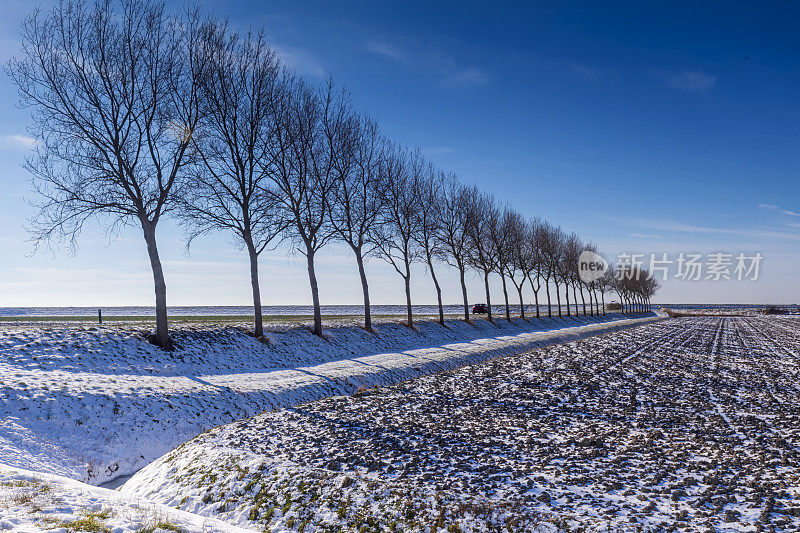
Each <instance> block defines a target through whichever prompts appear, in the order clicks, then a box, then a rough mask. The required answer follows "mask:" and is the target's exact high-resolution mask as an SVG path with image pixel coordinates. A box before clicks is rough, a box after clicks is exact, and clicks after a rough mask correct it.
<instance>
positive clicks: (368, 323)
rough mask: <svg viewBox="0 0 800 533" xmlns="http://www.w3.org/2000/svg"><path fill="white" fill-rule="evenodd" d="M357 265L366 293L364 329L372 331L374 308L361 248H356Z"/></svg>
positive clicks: (362, 289) (362, 286) (362, 290)
mask: <svg viewBox="0 0 800 533" xmlns="http://www.w3.org/2000/svg"><path fill="white" fill-rule="evenodd" d="M353 251H354V252H355V254H356V263H358V275H359V276H361V292H362V293H364V329H365V330H367V331H372V308H371V306H370V303H369V283H368V282H367V273H366V271H365V270H364V255H363V254H362V252H361V248H354V249H353Z"/></svg>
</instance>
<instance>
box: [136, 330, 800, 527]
mask: <svg viewBox="0 0 800 533" xmlns="http://www.w3.org/2000/svg"><path fill="white" fill-rule="evenodd" d="M798 353H800V319H798V318H789V317H780V318H779V317H762V318H755V317H754V318H681V319H672V320H668V321H662V322H658V323H654V324H648V325H643V326H640V327H637V328H631V329H626V330H621V331H617V332H615V333H613V334H608V335H602V336H595V337H590V338H587V339H584V340H580V341H576V342H571V343H568V344H560V345H553V346H550V347H545V348H541V349H538V350H534V351H530V352H527V353H524V354H521V355H509V356H507V357H503V358H498V359H493V360H491V361H488V362H484V363H482V364H476V365H473V366H467V367H463V368H460V369H456V370H451V371H447V372H443V373H438V374H434V375H428V376H423V377H420V378H417V379H414V380H412V381H408V382H404V383H401V384H398V385H394V386H390V387H383V388H377V389H371V390H366V391H362V392H361V393H359V394H357V395H353V396H342V397H335V398H328V399H324V400H320V401H315V402H312V403H309V404H306V405H302V406H298V407H294V408H288V409H281V410H278V411H275V412H271V413H265V414H261V415H259V416H256V417H254V418H251V419H248V420H242V421H239V422H235V423H233V424H229V425H227V426H223V427H219V428H215V429H213V430H211V431H209V432H207V433H204V434H203V435H201V436H199V437H197V438H196V439H194V440H192V441H190V442H188V443H186V444H184V445H183V446H181V447H180V448H178V449H176V450H174V451H172V452H171V453H169V454H167V455H166V456H165V457H163V458H161V459H160V460H158V461H156V462H155V463H153V464H151V465H149V466H148V467H146V468H145V469H143V470H142V471H141V472H139V473H138V474H136V475H135V476H134V477H133V478H132V479H131V480H130V481H128V482H127V483H126V484H125V485H124V486H123V487H122V491H123V492H124V493H126V494H130V495H134V496H138V497H147V498H151V499H152V500H153V501H158V502H161V503H164V504H166V505H169V506H177V507H179V508H181V509H183V510H186V511H191V512H195V513H198V514H202V515H206V516H213V517H218V518H220V519H223V520H225V521H227V522H230V523H233V524H239V525H243V526H251V527H258V528H264V527H265V526H268V527H270V528H271V530H272V531H284V530H292V531H294V530H297V531H301V530H302V531H306V532H308V531H320V530H323V531H330V530H337V528H341V527H344V528H345V529H347V530H361V531H373V530H376V531H380V530H387V529H395V528H396V529H401V530H409V529H410V530H422V531H433V530H436V529H437V528H439V527H442V528H444V529H445V530H448V531H470V530H487V529H488V530H499V529H500V528H501V527H504V528H507V529H508V530H510V531H522V530H549V529H554V528H555V527H559V528H562V527H564V528H566V527H569V528H570V529H572V530H575V529H576V528H579V527H584V528H586V529H588V530H594V529H597V530H605V529H607V528H608V529H614V530H625V531H628V530H633V531H635V530H638V529H641V528H645V529H647V530H654V531H656V530H657V531H663V530H669V529H674V530H691V531H706V530H707V531H759V530H763V531H769V530H776V531H790V530H791V531H797V530H799V529H800V448H799V447H798V446H800V389H799V388H798V382H800V359H798ZM504 530H505V529H504Z"/></svg>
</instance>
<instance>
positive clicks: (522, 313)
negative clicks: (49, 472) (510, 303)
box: [517, 279, 525, 320]
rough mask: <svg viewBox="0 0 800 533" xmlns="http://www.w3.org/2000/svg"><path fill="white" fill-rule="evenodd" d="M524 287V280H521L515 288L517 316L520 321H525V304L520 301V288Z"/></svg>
mask: <svg viewBox="0 0 800 533" xmlns="http://www.w3.org/2000/svg"><path fill="white" fill-rule="evenodd" d="M524 285H525V280H524V279H523V280H522V283H520V285H519V287H517V292H518V293H519V316H520V318H522V320H525V302H523V301H522V287H523V286H524Z"/></svg>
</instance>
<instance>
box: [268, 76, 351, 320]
mask: <svg viewBox="0 0 800 533" xmlns="http://www.w3.org/2000/svg"><path fill="white" fill-rule="evenodd" d="M348 109H349V107H348V106H347V104H346V101H345V100H344V95H342V96H338V97H337V95H336V94H335V89H334V87H333V84H332V83H328V84H327V86H326V87H325V89H323V90H321V91H320V90H315V89H313V88H311V87H309V86H308V85H307V84H306V83H304V82H302V81H301V80H298V79H296V78H293V79H289V80H287V92H286V93H285V95H284V98H283V99H282V100H281V102H280V103H279V105H278V114H279V121H280V122H279V124H280V126H279V127H278V128H277V131H276V143H275V150H274V154H273V161H274V166H273V168H274V171H273V172H272V176H271V177H272V180H273V182H274V188H275V191H276V197H277V199H278V202H279V207H280V209H281V210H282V211H283V213H284V216H285V217H286V219H287V220H288V228H289V229H288V231H287V237H288V238H289V239H290V241H291V242H292V245H293V246H294V248H295V249H296V250H297V251H299V252H300V253H301V254H302V255H304V256H305V258H306V267H307V270H308V280H309V284H310V286H311V300H312V303H313V307H314V329H313V331H314V333H315V334H317V335H322V312H321V310H320V303H319V286H318V284H317V274H316V268H315V263H314V260H315V257H316V253H317V252H318V251H319V250H320V248H322V247H323V246H324V245H325V244H327V243H328V241H329V240H330V239H331V237H332V236H333V233H332V231H331V228H330V224H329V216H328V210H329V209H330V201H331V194H332V190H333V188H334V187H335V184H336V168H335V165H334V161H335V157H336V154H335V150H336V149H337V148H336V146H337V145H336V142H337V141H336V140H337V137H338V135H340V132H341V129H342V128H343V125H344V123H345V121H344V118H345V117H346V111H347V110H348Z"/></svg>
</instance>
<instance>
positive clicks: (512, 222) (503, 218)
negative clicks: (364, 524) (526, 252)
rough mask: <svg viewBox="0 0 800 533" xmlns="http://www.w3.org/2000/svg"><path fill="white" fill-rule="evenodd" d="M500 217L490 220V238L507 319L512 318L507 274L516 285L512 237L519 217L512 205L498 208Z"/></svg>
mask: <svg viewBox="0 0 800 533" xmlns="http://www.w3.org/2000/svg"><path fill="white" fill-rule="evenodd" d="M498 212H499V213H498V214H499V216H498V218H496V219H494V220H493V221H490V225H489V238H490V239H491V240H492V246H493V247H494V251H495V260H496V263H495V269H496V272H497V274H498V275H499V276H500V281H501V283H502V287H503V299H504V301H505V311H506V320H509V321H510V320H511V306H510V305H509V303H508V285H507V283H506V276H507V275H509V276H511V278H512V283H514V286H515V287H516V286H517V284H516V281H513V274H514V251H513V249H512V247H511V238H512V237H513V236H514V233H515V232H516V231H517V218H519V217H518V215H517V214H516V213H515V212H514V211H512V210H511V208H510V207H508V206H505V207H504V208H502V210H498Z"/></svg>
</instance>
